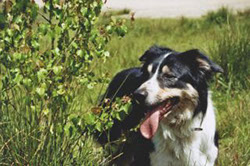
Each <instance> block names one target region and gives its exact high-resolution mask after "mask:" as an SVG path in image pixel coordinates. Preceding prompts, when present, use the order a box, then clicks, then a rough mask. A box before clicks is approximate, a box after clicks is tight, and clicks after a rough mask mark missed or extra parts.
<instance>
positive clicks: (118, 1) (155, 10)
mask: <svg viewBox="0 0 250 166" xmlns="http://www.w3.org/2000/svg"><path fill="white" fill-rule="evenodd" d="M221 7H227V8H229V9H231V10H232V11H233V12H236V11H241V10H245V9H249V8H250V0H185V1H184V0H106V4H105V5H104V8H103V10H104V11H107V10H120V9H130V10H131V11H132V12H134V13H135V17H150V18H163V17H181V16H185V17H200V16H202V15H204V14H206V13H207V12H208V11H214V10H217V9H219V8H221Z"/></svg>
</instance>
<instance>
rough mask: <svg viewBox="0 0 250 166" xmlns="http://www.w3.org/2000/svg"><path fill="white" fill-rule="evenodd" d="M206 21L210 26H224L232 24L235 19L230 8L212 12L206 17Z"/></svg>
mask: <svg viewBox="0 0 250 166" xmlns="http://www.w3.org/2000/svg"><path fill="white" fill-rule="evenodd" d="M204 17H205V20H206V22H207V23H209V24H218V25H221V24H224V23H228V22H232V21H233V19H234V17H233V15H232V13H231V12H230V11H229V9H228V8H225V7H223V8H220V9H219V10H217V11H211V12H209V13H208V14H207V15H205V16H204Z"/></svg>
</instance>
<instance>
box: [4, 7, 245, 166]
mask: <svg viewBox="0 0 250 166" xmlns="http://www.w3.org/2000/svg"><path fill="white" fill-rule="evenodd" d="M129 12H130V11H129V10H127V9H124V10H123V11H115V12H113V13H112V12H111V14H109V15H108V16H107V15H106V17H105V19H104V21H106V20H107V19H108V18H109V17H111V16H112V15H123V14H128V13H129ZM101 23H102V20H101V22H100V24H101ZM127 26H128V34H127V35H126V36H125V37H124V38H118V37H116V36H114V37H113V38H112V40H111V42H110V43H109V45H108V47H107V49H108V50H109V51H110V55H111V57H110V59H109V60H108V61H107V62H106V63H105V64H104V63H103V62H98V61H96V64H94V65H93V71H94V73H95V74H96V77H99V76H103V75H105V76H106V77H107V78H108V79H111V78H112V77H113V76H114V75H115V73H117V72H119V71H121V70H123V69H125V68H129V67H134V66H140V62H139V60H138V59H139V57H140V56H141V55H142V54H143V53H144V51H145V50H147V49H148V48H149V47H150V46H151V45H153V44H157V45H162V46H167V47H170V48H172V49H175V50H177V51H185V50H188V49H192V48H198V49H200V50H202V51H203V52H205V53H206V54H207V55H208V56H209V57H211V58H212V59H213V60H214V61H216V62H217V63H218V64H219V65H221V66H222V67H223V68H224V70H225V73H224V74H222V75H217V76H216V77H215V79H214V80H213V81H212V83H211V90H212V91H213V100H214V103H215V107H216V108H217V111H216V114H217V126H218V130H219V133H220V152H219V161H218V162H219V164H218V165H220V166H248V165H249V164H250V148H249V147H250V142H249V140H250V133H249V132H250V123H249V119H250V95H249V89H250V77H249V76H250V68H249V66H250V54H249V53H250V43H249V41H250V35H249V29H250V17H249V10H248V11H246V12H239V13H238V14H237V15H233V14H231V12H230V11H229V10H227V9H226V8H222V9H220V10H219V11H217V12H211V13H208V14H207V15H206V16H204V17H202V18H199V19H188V18H185V17H182V18H179V19H147V18H145V19H135V21H131V20H127ZM44 44H45V42H44ZM106 86H107V84H97V85H95V87H94V88H93V89H88V88H86V87H81V88H80V89H79V90H78V91H77V93H78V95H77V97H76V98H75V100H74V104H73V105H72V107H71V111H74V112H76V113H77V114H79V115H80V116H83V115H85V114H87V113H88V111H89V110H90V109H91V107H93V106H95V105H96V104H97V103H98V98H99V96H100V94H102V93H103V92H104V89H105V87H106ZM13 93H14V94H16V95H13V96H16V102H17V103H18V104H17V105H18V106H20V108H19V109H18V110H25V101H23V100H21V99H20V97H19V98H18V96H17V94H18V92H13ZM21 107H23V108H21ZM7 111H8V109H7ZM29 111H30V110H27V111H20V112H3V111H0V127H1V128H0V133H1V134H0V165H8V164H7V163H12V164H13V165H22V164H25V165H30V164H31V165H32V163H28V162H25V161H28V157H30V156H32V155H33V154H36V153H38V151H39V148H40V146H45V145H46V143H45V144H43V142H41V140H35V139H36V138H37V137H38V136H35V137H32V135H33V133H32V132H33V131H35V130H37V131H40V129H41V127H42V126H40V125H41V124H42V119H40V122H38V121H36V120H33V121H31V120H30V121H29V119H28V120H27V119H25V117H29V113H30V112H29ZM3 113H4V114H8V115H9V116H8V117H7V116H5V119H4V118H2V117H3V116H2V114H3ZM26 114H27V115H26ZM38 116H39V115H38ZM6 117H7V118H6ZM34 117H36V116H34ZM36 118H37V117H36ZM15 120H18V122H20V123H16V122H15ZM30 122H33V123H37V127H36V128H29V126H31V125H30V124H29V123H30ZM79 123H80V122H79ZM81 123H83V124H84V119H82V122H81ZM33 126H36V125H33ZM49 132H50V131H49V129H48V131H47V133H49ZM3 133H4V134H3ZM13 133H15V134H13ZM36 134H38V135H39V134H42V132H41V133H39V132H37V133H36ZM45 134H46V133H45ZM52 136H53V135H52ZM38 138H39V137H38ZM4 140H7V141H4ZM62 140H63V141H64V142H62V147H61V148H62V150H64V149H66V150H65V153H66V152H67V153H68V154H70V155H72V156H70V155H65V156H67V157H65V156H57V153H58V151H57V150H56V148H55V149H54V150H51V152H52V153H53V154H51V158H52V156H54V157H53V158H57V159H58V160H64V163H71V164H72V158H73V157H74V162H73V163H74V165H97V164H98V165H105V163H107V162H108V161H109V160H110V158H108V159H105V160H103V156H104V154H105V152H104V151H103V150H102V148H101V147H99V146H98V145H96V143H95V141H94V140H93V139H92V138H91V137H87V136H83V137H81V139H77V140H76V141H75V140H71V139H70V138H65V139H62ZM37 145H39V146H38V149H34V147H37ZM67 147H72V148H71V149H67ZM49 148H50V146H49V145H48V146H47V147H45V148H43V149H44V150H45V151H44V153H47V152H46V149H47V151H50V149H49ZM7 153H8V154H10V155H8V156H9V158H2V157H1V156H6V154H7ZM40 154H43V152H41V153H40ZM78 154H80V155H78ZM51 158H50V156H47V158H45V155H41V156H40V160H41V161H42V162H40V161H36V162H34V163H33V164H35V163H40V164H42V165H48V164H50V165H55V163H58V161H51V160H50V159H51ZM13 159H16V160H13ZM67 160H68V161H69V162H67ZM18 161H23V163H19V162H18Z"/></svg>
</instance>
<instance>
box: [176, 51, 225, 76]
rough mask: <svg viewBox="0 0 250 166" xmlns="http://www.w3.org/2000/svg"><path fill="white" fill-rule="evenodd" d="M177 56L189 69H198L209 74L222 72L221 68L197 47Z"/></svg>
mask: <svg viewBox="0 0 250 166" xmlns="http://www.w3.org/2000/svg"><path fill="white" fill-rule="evenodd" d="M178 57H179V58H180V60H181V61H182V62H183V63H184V64H187V65H188V66H189V67H190V68H191V69H193V70H198V71H200V72H201V73H203V74H205V75H211V73H216V72H220V73H223V69H222V68H221V67H220V66H219V65H217V64H216V63H214V62H213V61H212V60H211V59H209V58H208V57H207V56H206V55H205V54H203V53H202V52H201V51H199V50H198V49H193V50H189V51H186V52H182V53H180V54H179V55H178Z"/></svg>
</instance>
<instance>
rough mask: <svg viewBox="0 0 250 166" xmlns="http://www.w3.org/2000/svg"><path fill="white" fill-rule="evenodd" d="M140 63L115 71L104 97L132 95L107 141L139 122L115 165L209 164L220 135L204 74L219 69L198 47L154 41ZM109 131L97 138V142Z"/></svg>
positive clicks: (208, 74)
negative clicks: (127, 109)
mask: <svg viewBox="0 0 250 166" xmlns="http://www.w3.org/2000/svg"><path fill="white" fill-rule="evenodd" d="M140 61H141V62H143V66H142V67H137V68H130V69H127V70H124V71H122V72H120V73H118V74H117V75H116V76H115V77H114V79H113V80H112V81H111V83H110V85H109V87H108V89H107V91H106V95H105V96H106V97H107V98H114V97H122V96H124V95H130V94H133V95H132V96H133V109H132V111H131V114H130V115H128V117H127V118H125V120H124V121H122V122H119V121H115V125H114V127H113V128H112V129H111V131H110V133H109V134H110V140H111V141H113V140H116V139H117V138H119V137H120V135H121V134H122V132H124V131H127V130H129V129H131V128H133V127H135V126H136V125H138V124H140V130H139V131H138V132H136V131H135V132H133V133H132V134H131V137H132V138H133V139H131V140H132V141H131V140H130V141H127V143H126V144H125V145H124V147H123V148H122V152H123V155H122V157H120V158H118V159H117V160H116V161H115V162H114V163H116V164H114V163H113V165H138V166H140V165H143V166H145V165H152V166H213V165H214V164H215V161H216V159H217V155H218V142H217V141H218V138H217V134H216V123H215V114H214V108H213V103H212V100H211V95H210V93H209V91H208V83H207V81H208V79H209V78H210V77H211V76H212V74H213V73H215V72H223V70H222V69H221V67H219V66H218V65H217V64H215V63H214V62H212V61H211V60H210V59H209V58H208V57H206V56H205V55H204V54H203V53H201V52H200V51H199V50H197V49H194V50H189V51H186V52H176V51H173V50H171V49H169V48H163V47H158V46H153V47H151V48H150V49H149V50H147V51H146V52H145V53H144V54H143V56H142V57H141V58H140ZM105 140H107V135H106V134H104V133H103V134H102V135H101V137H100V138H99V141H100V142H101V143H104V142H105Z"/></svg>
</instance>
